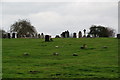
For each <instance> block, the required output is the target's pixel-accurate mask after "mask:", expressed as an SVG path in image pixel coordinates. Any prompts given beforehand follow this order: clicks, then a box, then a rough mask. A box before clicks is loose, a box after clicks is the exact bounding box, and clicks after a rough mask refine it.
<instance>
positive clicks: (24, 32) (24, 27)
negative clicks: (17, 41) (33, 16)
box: [10, 19, 37, 37]
mask: <svg viewBox="0 0 120 80" xmlns="http://www.w3.org/2000/svg"><path fill="white" fill-rule="evenodd" d="M10 31H11V32H17V35H18V37H21V36H22V37H23V36H30V35H35V34H36V33H37V31H36V29H35V27H34V26H32V25H31V23H30V21H28V20H26V19H23V20H20V19H19V20H18V21H16V22H15V23H14V24H12V25H11V27H10Z"/></svg>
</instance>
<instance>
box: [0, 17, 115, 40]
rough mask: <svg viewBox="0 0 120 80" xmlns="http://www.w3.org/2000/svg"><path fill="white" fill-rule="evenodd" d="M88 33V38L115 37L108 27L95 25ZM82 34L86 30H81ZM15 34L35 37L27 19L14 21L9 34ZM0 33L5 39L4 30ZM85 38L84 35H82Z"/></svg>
mask: <svg viewBox="0 0 120 80" xmlns="http://www.w3.org/2000/svg"><path fill="white" fill-rule="evenodd" d="M89 29H90V31H89V32H88V36H89V37H90V36H91V37H114V36H115V30H114V29H112V28H109V27H105V26H101V25H99V26H97V25H92V26H91V27H90V28H89ZM83 31H84V33H85V32H86V30H85V29H84V30H83ZM14 32H16V33H17V37H18V38H21V37H24V36H26V37H30V35H32V36H34V35H37V30H36V29H35V27H34V26H33V25H31V22H30V21H29V20H27V19H22V20H20V19H19V20H18V21H16V22H15V23H14V24H12V25H11V26H10V33H14ZM0 33H1V34H2V36H1V37H5V35H4V34H5V33H7V32H5V30H0ZM84 36H85V35H84Z"/></svg>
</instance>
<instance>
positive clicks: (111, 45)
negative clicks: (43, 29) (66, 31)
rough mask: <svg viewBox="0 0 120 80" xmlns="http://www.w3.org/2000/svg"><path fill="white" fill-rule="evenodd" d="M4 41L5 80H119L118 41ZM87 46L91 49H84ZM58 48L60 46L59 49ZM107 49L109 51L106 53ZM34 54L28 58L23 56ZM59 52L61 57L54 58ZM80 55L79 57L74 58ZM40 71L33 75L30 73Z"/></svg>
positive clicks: (80, 39) (68, 39)
mask: <svg viewBox="0 0 120 80" xmlns="http://www.w3.org/2000/svg"><path fill="white" fill-rule="evenodd" d="M53 40H54V41H53V42H44V40H43V39H3V40H2V41H3V42H2V43H3V45H2V50H3V52H2V56H3V57H2V59H3V78H93V77H97V78H101V77H104V78H117V77H118V40H117V39H115V38H79V39H78V38H66V39H65V38H64V39H53ZM83 44H87V46H88V48H87V49H80V47H81V46H82V45H83ZM55 46H59V48H56V47H55ZM103 46H107V47H108V48H106V49H104V48H102V47H103ZM25 52H28V53H30V55H29V56H24V55H23V53H25ZM53 52H58V53H59V54H60V55H59V56H54V55H52V53H53ZM73 53H77V54H78V56H72V54H73ZM32 70H33V71H39V72H36V73H34V74H33V73H30V71H32Z"/></svg>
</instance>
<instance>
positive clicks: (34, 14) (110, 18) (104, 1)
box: [0, 0, 118, 36]
mask: <svg viewBox="0 0 120 80" xmlns="http://www.w3.org/2000/svg"><path fill="white" fill-rule="evenodd" d="M1 5H2V6H1V7H2V8H0V9H1V10H0V17H2V18H0V22H1V24H0V26H2V29H4V30H6V31H9V29H10V26H11V25H12V24H13V23H14V22H15V21H18V19H28V20H30V22H31V24H32V25H33V26H34V27H35V28H36V30H37V32H38V33H44V34H49V35H52V36H55V35H59V34H61V33H62V32H63V31H65V30H69V31H70V33H74V32H76V33H78V32H79V31H82V32H83V29H86V30H87V32H89V28H90V27H91V26H92V25H102V26H105V27H110V28H113V29H115V30H116V33H118V0H114V1H113V0H101V1H100V0H98V1H97V0H91V1H90V0H89V1H88V0H84V1H83V0H80V1H78V0H77V1H75V0H70V1H67V0H64V1H58V2H57V1H54V0H51V1H50V0H49V1H48V0H44V1H43V0H40V1H39V2H37V1H36V0H31V1H29V2H28V0H21V2H20V1H19V0H17V1H15V0H9V1H8V0H2V2H1Z"/></svg>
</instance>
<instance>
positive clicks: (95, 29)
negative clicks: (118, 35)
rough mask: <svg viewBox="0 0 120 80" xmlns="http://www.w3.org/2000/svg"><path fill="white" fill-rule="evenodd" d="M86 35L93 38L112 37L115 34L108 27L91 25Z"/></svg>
mask: <svg viewBox="0 0 120 80" xmlns="http://www.w3.org/2000/svg"><path fill="white" fill-rule="evenodd" d="M88 34H90V35H92V36H93V37H113V36H114V34H115V32H114V29H112V28H109V27H104V26H96V25H92V26H91V27H90V32H89V33H88Z"/></svg>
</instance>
